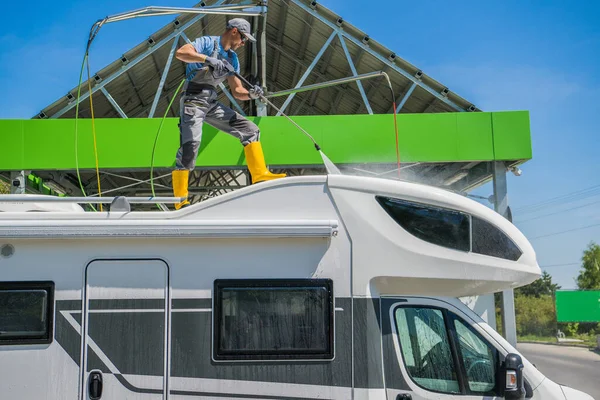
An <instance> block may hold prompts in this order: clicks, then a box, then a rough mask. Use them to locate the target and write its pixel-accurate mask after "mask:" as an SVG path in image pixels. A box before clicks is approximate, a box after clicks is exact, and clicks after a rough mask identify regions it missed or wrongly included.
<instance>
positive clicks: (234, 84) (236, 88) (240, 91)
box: [227, 76, 250, 100]
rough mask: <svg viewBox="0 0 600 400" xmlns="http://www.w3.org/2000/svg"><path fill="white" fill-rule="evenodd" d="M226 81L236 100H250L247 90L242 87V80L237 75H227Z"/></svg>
mask: <svg viewBox="0 0 600 400" xmlns="http://www.w3.org/2000/svg"><path fill="white" fill-rule="evenodd" d="M227 83H229V89H231V93H232V94H233V97H235V98H236V99H238V100H250V96H249V93H248V90H246V88H244V86H243V85H242V81H240V80H239V79H238V77H237V76H228V77H227Z"/></svg>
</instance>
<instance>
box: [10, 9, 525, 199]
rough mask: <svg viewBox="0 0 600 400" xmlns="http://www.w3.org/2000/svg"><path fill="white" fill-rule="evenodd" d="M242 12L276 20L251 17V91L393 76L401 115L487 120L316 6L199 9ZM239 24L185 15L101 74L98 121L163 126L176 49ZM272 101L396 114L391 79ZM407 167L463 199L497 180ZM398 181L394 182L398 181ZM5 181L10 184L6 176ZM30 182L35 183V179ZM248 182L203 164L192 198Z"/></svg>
mask: <svg viewBox="0 0 600 400" xmlns="http://www.w3.org/2000/svg"><path fill="white" fill-rule="evenodd" d="M236 4H237V5H239V4H247V5H248V7H249V9H251V10H263V11H264V10H266V11H267V12H266V18H263V17H246V18H247V19H248V20H249V21H250V22H251V24H252V29H253V33H255V37H257V38H258V44H257V45H252V44H250V43H247V44H246V46H244V47H243V48H242V49H240V50H238V52H237V53H238V56H239V60H240V68H241V74H242V75H243V76H245V77H246V78H247V79H248V80H249V81H251V82H255V83H258V82H266V85H265V86H266V87H267V91H268V93H274V92H278V91H283V90H287V89H291V88H294V87H300V86H306V85H309V84H313V83H316V82H326V81H331V80H334V79H339V78H345V77H351V76H356V75H359V74H364V73H369V72H374V71H384V72H385V73H387V74H388V76H389V77H390V80H391V84H392V87H393V91H394V95H395V98H396V104H397V110H398V112H399V113H443V112H457V111H481V110H479V109H478V108H477V107H476V106H474V105H472V104H471V103H470V102H469V101H467V100H465V99H463V98H461V97H460V96H458V95H457V94H455V93H453V92H452V91H450V90H449V89H448V88H447V87H446V86H444V85H443V84H441V83H439V82H437V81H435V80H434V79H433V78H431V77H429V76H427V75H426V74H424V73H423V72H422V71H421V70H419V68H417V67H415V66H413V65H412V64H410V63H409V62H407V61H405V60H402V59H401V58H400V57H399V56H397V55H396V54H395V53H394V51H393V50H392V49H388V48H386V47H385V46H383V45H381V44H380V43H378V42H377V41H376V40H375V39H373V38H369V37H368V36H367V35H366V33H365V32H363V31H361V30H360V29H359V28H357V27H354V26H352V25H350V24H349V23H347V22H345V21H343V16H340V15H338V14H336V13H335V12H333V11H332V10H329V9H327V8H325V7H323V6H322V5H320V4H318V3H317V2H315V1H309V0H268V2H267V1H266V0H208V1H206V2H203V3H198V4H197V5H196V7H205V6H207V7H219V6H227V5H230V6H231V5H236ZM264 6H267V7H266V8H264ZM232 17H234V15H233V13H232V14H229V15H202V14H185V15H183V14H182V15H179V16H177V17H176V18H175V19H174V20H173V21H172V22H171V23H169V24H167V25H166V26H164V27H163V28H161V29H160V30H158V31H157V32H156V33H154V34H153V35H151V36H150V37H149V38H147V40H144V41H142V42H141V43H140V44H139V45H137V46H135V47H134V48H133V49H131V50H129V51H127V52H126V53H125V54H123V55H122V56H121V57H119V58H117V59H116V61H114V62H113V63H111V64H109V65H108V66H106V67H105V68H103V69H101V70H100V71H98V72H97V73H95V74H94V77H93V78H92V79H91V81H92V82H91V85H92V93H93V100H94V116H95V117H96V118H122V117H126V118H146V117H162V116H163V115H164V113H165V110H166V109H167V106H168V104H169V102H170V101H171V100H172V99H173V97H174V96H176V93H175V91H176V88H177V87H178V85H179V83H180V82H181V80H182V79H183V78H184V71H185V64H184V63H183V62H181V61H179V60H177V59H175V57H174V52H175V50H176V48H177V47H179V46H181V45H183V44H185V43H186V42H190V40H194V39H195V38H196V37H199V36H202V35H207V34H208V35H220V34H221V33H222V32H223V31H224V29H225V25H226V21H227V20H228V19H230V18H232ZM104 29H110V27H108V28H104ZM100 34H101V33H100ZM82 53H83V52H82ZM92 55H93V50H92ZM82 56H83V54H82ZM87 88H88V84H87V82H83V84H82V87H81V93H82V96H81V98H80V105H79V117H80V118H89V117H91V113H90V107H89V101H88V100H86V99H87V96H88V93H87ZM77 89H78V88H77V87H74V88H72V89H71V90H70V91H69V92H68V93H67V95H66V96H64V97H62V98H60V99H58V100H56V101H55V102H54V103H52V104H50V105H49V106H47V107H45V108H44V109H43V110H42V111H41V112H40V113H39V114H37V115H36V116H34V117H33V118H41V119H46V118H74V117H75V106H76V101H75V100H76V97H77ZM219 100H220V101H221V102H222V103H224V104H229V105H230V106H231V107H232V108H234V109H236V110H238V111H240V112H241V113H242V114H245V115H258V116H263V115H276V111H275V110H273V109H271V108H270V107H268V108H267V109H266V110H265V109H264V108H261V107H260V105H258V104H254V103H252V102H240V103H237V102H236V101H235V100H234V99H233V97H232V96H231V95H230V94H229V92H228V90H227V89H226V87H225V86H222V93H221V94H220V98H219ZM271 100H272V101H273V103H274V104H275V105H276V106H277V107H284V108H285V112H286V113H287V114H289V115H323V116H326V115H352V114H387V113H391V112H393V107H392V94H391V92H390V90H389V88H388V84H387V81H386V80H385V79H383V78H376V79H370V80H365V81H361V82H360V83H357V82H352V83H347V84H344V85H340V86H333V87H328V88H323V89H318V90H314V91H308V92H302V93H297V94H292V95H290V96H282V97H273V98H271ZM178 115H179V104H178V102H177V101H174V102H173V106H172V109H171V110H170V111H169V113H168V116H171V117H177V116H178ZM324 118H326V117H324ZM521 162H523V160H507V161H506V165H507V166H508V167H510V166H514V165H517V164H519V163H521ZM356 167H357V168H352V166H346V167H345V168H344V170H345V172H346V173H356V174H361V173H365V174H368V173H369V172H367V170H369V166H367V165H360V166H356ZM373 167H374V168H375V166H373ZM385 167H386V166H385V165H378V166H376V169H377V170H378V171H380V170H381V169H382V168H385ZM388 167H389V170H391V171H392V172H393V170H394V168H395V165H392V164H390V165H388ZM402 167H403V168H409V169H410V170H411V172H412V173H413V174H414V175H413V176H414V179H415V180H419V179H420V178H422V177H423V176H427V177H428V181H429V182H439V185H440V186H443V187H448V186H449V185H451V186H452V188H453V189H454V190H459V191H460V190H468V189H470V188H473V187H474V186H477V185H480V184H482V183H484V182H486V181H488V180H490V179H491V173H492V167H491V164H490V163H489V162H488V161H482V162H477V161H470V162H464V163H459V162H454V163H445V162H436V163H426V162H425V163H418V164H403V165H402ZM457 169H458V170H461V171H467V174H466V175H465V176H464V177H463V178H461V180H459V181H453V182H452V183H449V182H448V177H449V176H454V175H456V170H457ZM285 170H286V172H288V174H289V175H301V174H309V173H310V174H315V173H317V174H318V173H324V172H325V170H324V168H315V167H314V166H298V167H297V168H286V169H285ZM361 171H362V172H361ZM33 172H34V173H35V174H36V175H37V176H39V177H41V178H43V181H45V182H47V183H49V184H50V186H51V187H52V188H53V189H55V190H56V191H58V192H60V193H68V194H70V195H75V196H79V195H81V194H82V191H81V190H80V188H79V184H78V179H77V175H76V174H75V171H64V170H63V171H59V170H44V171H41V170H40V171H37V170H36V171H33ZM154 172H155V176H158V175H161V178H160V179H157V180H156V182H157V183H158V186H157V195H169V193H170V177H169V176H168V172H169V171H168V170H162V171H161V170H158V171H157V170H155V171H154ZM100 173H101V181H102V191H103V192H111V193H112V194H113V195H114V194H118V193H121V191H123V193H127V194H128V195H133V194H136V193H138V194H147V193H148V180H149V178H150V175H149V171H140V170H134V169H131V170H122V169H121V170H112V171H102V170H101V171H100ZM13 175H14V174H13ZM389 176H390V177H393V176H394V174H393V173H392V174H389ZM405 176H406V175H405ZM81 177H82V181H83V186H84V187H85V190H86V192H87V194H90V193H96V192H97V184H96V176H95V171H91V170H84V171H81ZM0 178H1V177H0ZM4 178H5V179H6V178H8V175H7V174H6V173H5V174H4ZM29 180H30V181H31V178H30V179H29ZM246 182H247V171H246V170H245V169H240V168H239V167H237V168H236V167H235V166H232V167H231V168H223V167H219V168H218V169H217V168H210V167H203V166H202V165H199V166H198V167H197V169H196V171H194V173H193V174H192V175H191V176H190V193H196V194H198V196H197V197H195V198H194V200H202V199H205V198H208V197H211V196H215V195H218V194H220V193H223V192H227V191H230V190H233V189H235V188H237V187H240V186H244V185H245V184H246ZM443 182H446V183H445V184H444V183H443ZM30 183H31V182H30ZM38 184H40V183H39V182H38ZM32 191H33V192H35V191H37V190H36V189H34V190H32Z"/></svg>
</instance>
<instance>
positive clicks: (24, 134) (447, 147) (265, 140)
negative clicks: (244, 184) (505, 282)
mask: <svg viewBox="0 0 600 400" xmlns="http://www.w3.org/2000/svg"><path fill="white" fill-rule="evenodd" d="M497 114H499V115H497ZM292 118H293V120H294V121H295V122H296V123H298V124H299V125H300V126H301V127H302V128H304V129H305V130H306V131H307V132H308V133H310V134H311V135H312V136H313V137H314V139H315V140H316V141H317V143H318V144H319V145H320V146H321V148H322V149H323V151H324V152H325V154H327V156H328V157H329V158H330V159H331V160H332V161H333V162H335V163H339V164H358V163H395V162H396V135H395V131H394V116H393V115H389V114H385V115H336V116H299V117H292ZM250 119H251V120H253V121H254V122H255V123H256V124H257V125H258V126H259V128H260V130H261V142H262V144H263V149H264V152H265V157H266V160H267V163H268V164H270V165H278V166H293V165H321V164H322V160H321V157H320V155H319V153H318V152H317V151H315V147H314V145H313V143H312V142H311V140H310V139H309V138H308V137H307V136H306V135H304V134H303V133H302V132H300V130H298V129H297V128H296V127H295V126H294V125H293V124H292V123H291V122H290V121H288V120H287V119H286V118H285V117H251V118H250ZM397 121H398V132H399V136H398V141H399V144H400V146H399V150H400V161H401V162H403V163H406V162H457V161H492V160H494V159H498V160H526V159H529V158H531V138H530V128H529V114H528V113H527V112H502V113H441V114H401V115H398V117H397ZM178 122H179V119H178V118H168V119H166V120H165V121H164V124H163V126H162V130H161V133H160V136H159V137H158V139H156V135H157V132H158V129H159V127H160V125H161V119H159V118H155V119H148V118H142V119H118V118H110V119H96V120H95V121H94V130H95V133H96V147H97V153H98V164H99V167H100V168H125V169H134V168H149V167H150V165H151V163H152V152H153V148H155V152H154V163H153V165H154V166H155V167H171V166H173V165H174V159H175V154H176V152H177V149H178V147H179V131H178V128H177V124H178ZM76 126H77V135H76V134H75V128H76ZM76 137H77V146H76V141H75V139H76ZM155 141H156V146H155ZM75 148H77V151H75ZM494 155H495V156H494ZM244 164H245V157H244V152H243V149H242V146H241V145H240V143H239V141H238V140H237V139H235V138H234V137H232V136H229V135H227V134H225V133H223V132H218V131H217V130H216V129H214V128H212V127H210V126H208V125H206V124H205V125H204V127H203V138H202V143H201V146H200V153H199V156H198V160H197V164H196V165H197V166H202V167H233V166H240V165H244ZM76 165H77V166H78V167H79V168H81V169H90V168H95V166H96V160H95V154H94V135H93V132H92V121H91V120H89V119H83V120H82V119H80V120H78V121H77V124H76V123H75V120H72V119H58V120H39V119H35V120H0V170H23V169H24V170H36V169H38V170H43V169H75V167H76Z"/></svg>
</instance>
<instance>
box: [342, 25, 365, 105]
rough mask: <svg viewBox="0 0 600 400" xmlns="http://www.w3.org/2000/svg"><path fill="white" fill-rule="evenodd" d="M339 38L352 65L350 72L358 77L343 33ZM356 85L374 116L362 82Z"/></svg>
mask: <svg viewBox="0 0 600 400" xmlns="http://www.w3.org/2000/svg"><path fill="white" fill-rule="evenodd" d="M338 37H339V39H340V43H341V44H342V48H343V49H344V53H346V59H347V60H348V64H350V70H351V71H352V75H354V76H357V75H358V73H357V72H356V67H355V66H354V62H352V57H351V56H350V52H349V51H348V46H347V45H346V41H345V40H344V36H342V34H341V33H338ZM356 85H357V86H358V91H359V92H360V95H361V96H362V99H363V101H364V102H365V107H367V111H368V112H369V114H371V115H373V109H371V104H369V100H368V99H367V94H366V93H365V89H364V88H363V85H362V83H360V81H356Z"/></svg>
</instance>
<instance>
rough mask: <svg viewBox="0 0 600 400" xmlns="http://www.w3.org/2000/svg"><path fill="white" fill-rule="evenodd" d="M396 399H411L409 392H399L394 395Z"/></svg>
mask: <svg viewBox="0 0 600 400" xmlns="http://www.w3.org/2000/svg"><path fill="white" fill-rule="evenodd" d="M396 400H412V396H411V395H410V393H400V394H399V395H398V396H396Z"/></svg>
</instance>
